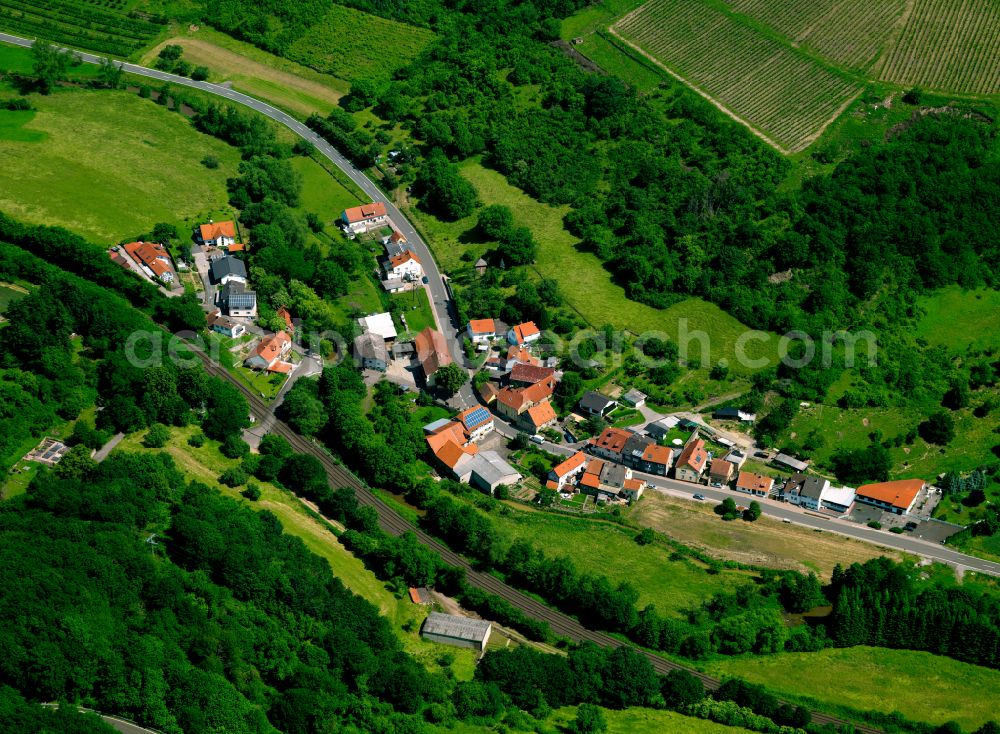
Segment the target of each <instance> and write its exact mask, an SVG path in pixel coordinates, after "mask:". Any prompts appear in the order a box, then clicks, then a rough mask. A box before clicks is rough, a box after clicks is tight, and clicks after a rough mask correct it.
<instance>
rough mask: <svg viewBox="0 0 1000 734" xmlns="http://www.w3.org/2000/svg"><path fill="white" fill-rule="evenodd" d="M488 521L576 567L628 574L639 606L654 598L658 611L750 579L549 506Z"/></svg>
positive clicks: (619, 577) (614, 576)
mask: <svg viewBox="0 0 1000 734" xmlns="http://www.w3.org/2000/svg"><path fill="white" fill-rule="evenodd" d="M491 522H493V523H495V525H496V527H497V528H498V529H499V530H500V531H501V532H503V533H505V534H506V535H508V536H509V537H511V538H513V539H525V540H529V541H530V542H531V543H532V544H533V545H534V546H535V547H537V548H540V549H542V550H543V551H545V553H546V555H548V556H550V557H557V556H566V557H568V558H570V559H572V561H573V563H574V564H575V565H576V567H577V568H578V569H579V570H580V571H584V572H587V573H592V574H595V575H603V576H607V577H608V578H609V579H611V581H612V583H618V582H619V581H625V580H627V581H628V582H629V583H631V584H632V586H633V587H634V588H635V589H636V590H637V591H638V592H639V603H638V606H639V607H640V608H642V607H643V606H645V605H646V604H655V605H656V608H657V609H658V610H659V611H660V612H661V613H667V614H670V613H679V612H680V611H681V610H683V609H688V608H691V607H696V606H698V605H699V604H700V603H701V602H703V601H704V600H705V599H707V598H708V597H709V596H711V595H713V594H715V593H717V592H720V591H724V590H732V589H733V587H734V586H735V585H738V584H740V583H749V582H750V580H751V578H752V577H751V576H750V575H749V574H747V573H744V572H741V571H722V572H721V573H718V574H710V573H709V572H708V570H707V568H706V567H705V566H704V565H702V564H701V563H699V562H697V561H693V560H690V559H684V560H671V554H672V550H671V549H669V548H667V547H665V546H661V545H658V544H653V545H647V546H640V545H638V544H637V543H636V542H635V540H634V537H635V534H636V531H635V530H633V529H630V528H623V527H621V526H618V525H615V524H612V523H610V522H604V521H600V520H589V519H584V518H576V517H569V516H563V515H557V514H554V513H550V512H540V511H536V512H529V511H515V512H514V513H512V514H511V515H501V514H499V513H494V514H493V515H491Z"/></svg>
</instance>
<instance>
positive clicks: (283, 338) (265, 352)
mask: <svg viewBox="0 0 1000 734" xmlns="http://www.w3.org/2000/svg"><path fill="white" fill-rule="evenodd" d="M291 341H292V340H291V339H289V338H288V334H286V333H285V332H283V331H279V332H278V333H277V334H272V335H271V336H269V337H267V338H265V339H261V341H260V344H258V345H257V348H256V349H255V350H254V354H256V355H257V356H258V357H260V358H262V359H263V360H264V361H266V362H267V363H268V364H270V363H271V362H273V361H274V360H276V359H277V358H278V357H280V356H281V354H282V352H283V351H284V349H285V345H286V344H289V343H291Z"/></svg>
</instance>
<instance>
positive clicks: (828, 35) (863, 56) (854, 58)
mask: <svg viewBox="0 0 1000 734" xmlns="http://www.w3.org/2000/svg"><path fill="white" fill-rule="evenodd" d="M725 1H726V3H727V4H728V5H729V6H730V7H731V8H732V9H733V10H735V11H736V12H738V13H742V14H743V15H745V16H747V17H749V18H751V19H752V20H753V21H757V22H760V23H763V24H765V25H767V26H769V27H770V28H772V29H774V30H775V31H777V32H778V33H780V34H782V35H783V36H786V37H787V38H788V39H789V40H790V41H791V42H792V43H793V44H801V45H802V46H803V47H804V48H807V49H809V50H810V51H813V52H815V53H817V54H819V55H820V56H823V57H824V58H826V59H829V60H831V61H833V62H835V63H837V64H840V65H842V66H846V67H848V68H850V69H853V70H857V71H867V70H868V69H870V68H871V66H872V63H873V62H874V61H875V60H876V58H877V57H878V54H879V52H880V51H881V50H882V49H883V48H884V47H885V45H886V43H887V42H888V40H889V38H890V35H891V32H892V28H893V26H894V25H895V24H896V23H898V22H899V20H900V18H901V17H902V16H903V12H904V10H905V7H906V2H905V0H877V1H875V2H873V0H810V2H799V3H790V2H788V1H787V0H725Z"/></svg>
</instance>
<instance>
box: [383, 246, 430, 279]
mask: <svg viewBox="0 0 1000 734" xmlns="http://www.w3.org/2000/svg"><path fill="white" fill-rule="evenodd" d="M384 267H385V278H386V280H420V279H421V278H422V277H423V276H424V268H423V266H422V265H421V264H420V260H419V259H417V256H416V255H415V254H413V252H412V251H410V250H404V251H403V252H402V253H400V254H398V255H392V256H390V257H388V258H386V260H385V265H384Z"/></svg>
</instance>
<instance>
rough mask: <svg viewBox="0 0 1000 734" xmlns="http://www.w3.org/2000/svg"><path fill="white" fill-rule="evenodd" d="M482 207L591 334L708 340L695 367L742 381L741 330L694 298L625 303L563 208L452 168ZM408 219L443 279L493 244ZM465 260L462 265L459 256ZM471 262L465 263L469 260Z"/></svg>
mask: <svg viewBox="0 0 1000 734" xmlns="http://www.w3.org/2000/svg"><path fill="white" fill-rule="evenodd" d="M459 168H460V170H461V173H462V175H463V176H464V177H465V178H467V179H468V180H469V181H470V182H471V183H472V185H473V186H475V188H476V191H477V192H478V193H479V198H480V199H481V200H482V201H483V203H484V204H505V205H507V206H508V207H510V209H511V211H513V213H514V221H515V222H516V223H517V224H519V225H524V226H526V227H529V228H530V229H531V231H532V233H533V234H534V236H535V239H536V240H537V241H538V242H539V245H540V247H539V254H538V261H537V263H536V264H535V266H534V272H535V274H536V275H538V277H546V278H555V279H556V280H557V281H558V282H559V287H560V290H561V292H562V294H563V297H564V299H565V301H566V303H567V304H569V306H570V307H571V308H573V309H574V310H575V311H576V312H577V313H579V314H580V315H581V316H582V317H583V318H584V319H585V320H586V321H587V322H589V323H590V324H591V325H592V326H593V327H594V328H600V327H601V326H603V325H604V324H612V325H614V326H616V327H618V328H620V329H625V330H627V331H629V332H631V333H633V334H637V335H638V334H642V333H645V332H648V331H662V332H664V333H666V334H667V335H668V336H669V337H670V338H671V339H674V340H678V337H679V335H680V334H681V333H682V329H683V330H686V331H685V332H683V333H687V334H692V333H693V332H695V331H702V332H705V333H706V334H707V335H708V337H709V340H708V341H709V354H708V356H709V358H708V359H707V360H703V361H702V364H704V365H706V366H707V365H709V364H714V363H715V362H717V361H718V360H719V359H727V360H728V361H729V363H730V366H731V368H732V370H733V372H734V373H736V374H740V373H746V372H747V371H748V370H746V369H745V368H743V367H741V366H740V365H739V364H738V362H737V360H736V359H735V358H734V345H735V343H736V340H737V339H738V338H739V337H740V335H741V334H743V333H744V332H745V331H747V327H745V326H744V325H743V324H741V323H740V322H739V321H737V320H736V319H734V318H733V317H732V316H730V315H729V314H727V313H726V312H725V311H723V310H722V309H720V308H719V307H718V306H716V305H714V304H712V303H709V302H707V301H703V300H700V299H697V298H688V299H685V300H684V301H681V302H680V303H677V304H675V305H673V306H671V307H670V308H668V309H665V310H662V311H661V310H658V309H655V308H652V307H651V306H646V305H644V304H641V303H638V302H636V301H631V300H629V299H628V298H627V297H626V296H625V290H624V289H623V288H622V287H621V286H619V285H617V284H616V283H615V282H614V281H613V280H612V277H611V274H610V273H609V272H608V271H607V270H606V269H605V268H604V266H603V264H602V263H601V261H600V259H599V258H598V257H597V255H595V254H593V253H590V252H584V251H582V250H580V249H579V248H578V243H579V241H578V240H577V238H576V237H574V236H573V235H572V234H570V233H569V232H568V231H567V230H566V228H565V226H564V225H563V217H564V216H565V215H566V212H567V211H569V209H568V207H554V206H549V205H548V204H543V203H541V202H539V201H536V200H535V199H533V198H531V197H530V196H528V195H527V194H525V193H524V192H523V191H521V190H520V189H518V188H516V187H514V186H511V185H510V184H509V183H507V180H506V179H505V178H504V177H503V175H502V174H500V173H498V172H497V171H494V170H491V169H488V168H486V167H484V166H483V165H481V164H480V163H479V162H478V161H475V160H469V161H465V162H464V163H462V164H461V165H460V166H459ZM408 214H412V215H413V216H414V217H415V218H416V219H417V221H418V222H419V224H420V226H421V228H422V229H423V230H424V231H425V232H426V234H427V235H428V239H429V241H430V244H431V247H432V248H433V250H434V256H435V258H436V259H437V261H438V262H439V263H440V264H441V266H442V268H443V269H444V270H445V271H454V270H457V269H461V268H468V267H469V265H470V264H471V262H474V261H475V260H476V258H478V257H479V256H480V255H482V254H483V253H484V252H486V250H487V249H489V248H490V247H495V243H493V244H491V243H481V242H479V241H478V239H477V236H476V234H475V231H474V229H475V225H476V217H475V215H473V216H471V217H466V218H465V219H460V220H458V221H456V222H441V221H439V220H437V219H434V218H433V217H430V216H428V215H427V214H424V213H422V212H420V211H419V210H418V209H416V208H413V207H411V208H410V209H409V210H408ZM465 253H469V254H468V255H466V260H464V261H463V259H462V255H463V254H465ZM470 257H471V259H469V258H470ZM776 345H777V340H776V339H774V338H771V339H770V340H769V341H768V342H766V343H765V344H763V345H760V347H761V350H762V351H757V350H756V346H757V345H756V344H755V343H752V342H751V343H750V344H749V345H748V348H747V353H748V354H749V355H750V356H752V357H757V356H761V355H763V356H767V357H771V358H772V359H774V358H775V353H776ZM699 350H700V344H699V342H698V341H692V342H691V352H692V356H700V355H701V352H700V351H699Z"/></svg>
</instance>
